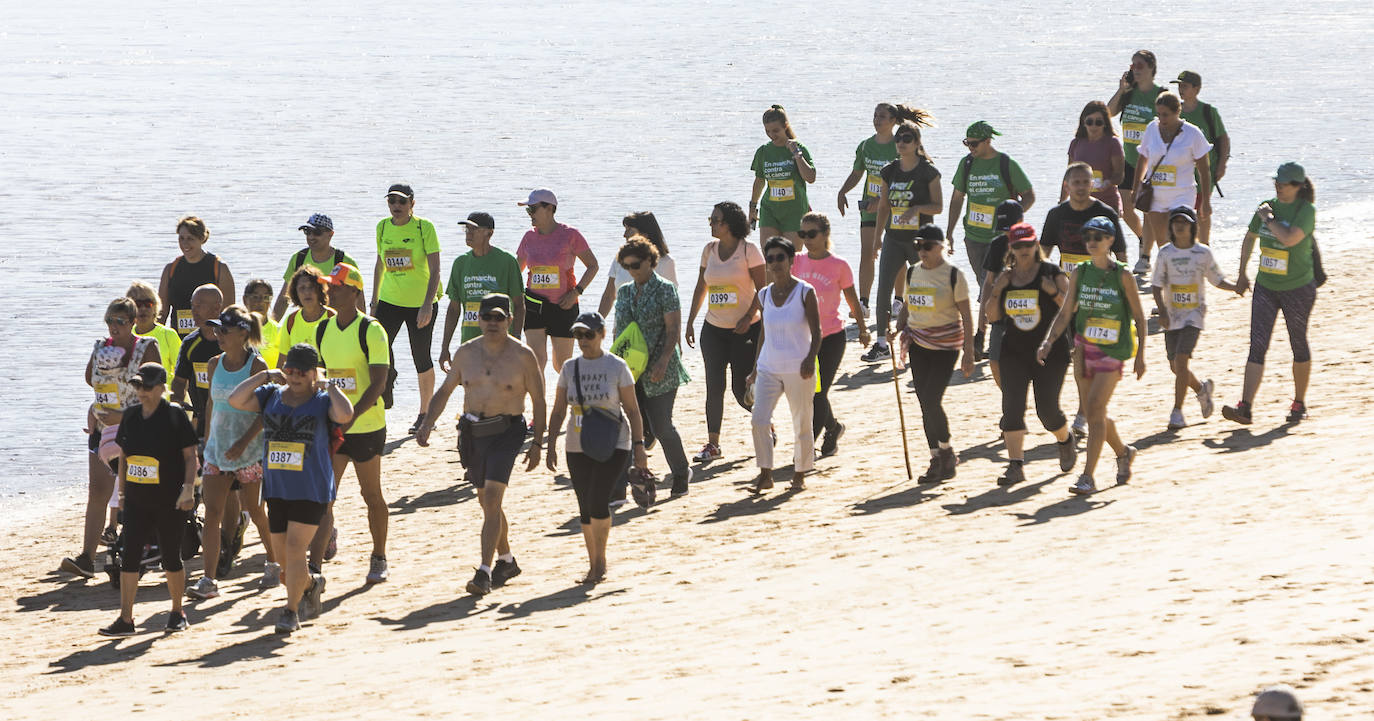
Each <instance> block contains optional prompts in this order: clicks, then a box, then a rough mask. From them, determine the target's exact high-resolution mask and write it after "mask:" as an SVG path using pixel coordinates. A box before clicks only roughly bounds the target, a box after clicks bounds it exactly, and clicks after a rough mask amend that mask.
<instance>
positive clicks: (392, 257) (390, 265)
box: [382, 248, 415, 271]
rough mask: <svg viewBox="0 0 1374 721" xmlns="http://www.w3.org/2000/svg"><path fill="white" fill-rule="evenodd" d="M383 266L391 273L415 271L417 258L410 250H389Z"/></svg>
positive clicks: (384, 256) (383, 257)
mask: <svg viewBox="0 0 1374 721" xmlns="http://www.w3.org/2000/svg"><path fill="white" fill-rule="evenodd" d="M382 264H383V265H384V266H385V267H386V269H387V270H389V271H403V270H415V258H414V255H413V254H412V253H411V252H410V249H409V248H387V249H386V253H385V254H384V255H383V256H382Z"/></svg>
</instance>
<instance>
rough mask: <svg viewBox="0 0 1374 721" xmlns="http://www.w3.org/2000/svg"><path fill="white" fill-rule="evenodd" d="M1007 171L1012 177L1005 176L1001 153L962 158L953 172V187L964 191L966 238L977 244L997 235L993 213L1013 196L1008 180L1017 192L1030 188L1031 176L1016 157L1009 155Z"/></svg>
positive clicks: (988, 240)
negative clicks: (970, 158)
mask: <svg viewBox="0 0 1374 721" xmlns="http://www.w3.org/2000/svg"><path fill="white" fill-rule="evenodd" d="M1007 161H1008V162H1007V166H1008V167H1007V170H1008V171H1010V173H1011V177H1010V178H1006V179H1003V178H1002V158H1001V153H999V154H998V155H994V156H993V157H991V158H987V159H982V158H974V159H973V162H972V163H969V162H968V158H967V156H966V157H965V158H963V159H961V160H960V161H959V170H958V171H956V172H955V173H954V189H955V190H958V191H961V192H963V193H964V196H965V198H964V201H965V210H964V237H965V238H966V239H968V240H971V241H973V242H975V243H991V242H992V239H993V238H995V237H997V233H996V232H994V231H993V229H992V220H993V215H994V214H995V213H996V212H997V206H998V204H1000V203H1001V202H1002V201H1004V200H1009V199H1010V198H1011V197H1012V195H1011V193H1010V192H1009V191H1008V190H1007V183H1006V181H1011V186H1012V188H1015V189H1016V192H1018V193H1024V192H1026V191H1028V190H1030V189H1031V183H1030V179H1029V178H1027V177H1026V173H1025V172H1024V171H1022V170H1021V166H1020V165H1018V164H1017V163H1016V161H1015V160H1012V159H1011V158H1007Z"/></svg>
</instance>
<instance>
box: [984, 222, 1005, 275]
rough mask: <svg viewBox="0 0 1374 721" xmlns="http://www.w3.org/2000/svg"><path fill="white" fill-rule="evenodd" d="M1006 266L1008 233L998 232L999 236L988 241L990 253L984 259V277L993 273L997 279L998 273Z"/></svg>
mask: <svg viewBox="0 0 1374 721" xmlns="http://www.w3.org/2000/svg"><path fill="white" fill-rule="evenodd" d="M1005 267H1007V234H1006V233H998V234H997V237H996V238H993V239H992V242H991V243H988V254H987V256H985V257H984V259H983V274H984V277H986V275H987V274H988V273H992V277H993V279H994V280H995V279H996V278H997V274H998V273H1001V272H1002V269H1003V268H1005Z"/></svg>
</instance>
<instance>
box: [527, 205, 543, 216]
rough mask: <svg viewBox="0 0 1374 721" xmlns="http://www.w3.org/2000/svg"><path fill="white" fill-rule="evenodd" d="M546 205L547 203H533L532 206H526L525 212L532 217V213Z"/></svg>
mask: <svg viewBox="0 0 1374 721" xmlns="http://www.w3.org/2000/svg"><path fill="white" fill-rule="evenodd" d="M546 205H548V203H535V204H534V205H527V206H525V212H526V213H529V214H530V215H534V211H536V210H539V209H540V208H542V207H544V206H546Z"/></svg>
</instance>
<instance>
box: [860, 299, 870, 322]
mask: <svg viewBox="0 0 1374 721" xmlns="http://www.w3.org/2000/svg"><path fill="white" fill-rule="evenodd" d="M859 307H860V308H862V309H863V312H864V320H868V313H869V310H868V304H867V303H860V304H859Z"/></svg>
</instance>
